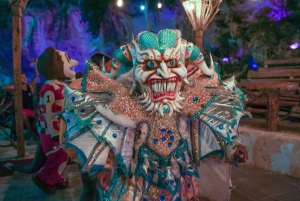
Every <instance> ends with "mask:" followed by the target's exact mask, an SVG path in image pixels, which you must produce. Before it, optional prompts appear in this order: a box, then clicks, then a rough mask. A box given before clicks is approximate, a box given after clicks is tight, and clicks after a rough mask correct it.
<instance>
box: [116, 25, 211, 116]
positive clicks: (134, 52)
mask: <svg viewBox="0 0 300 201" xmlns="http://www.w3.org/2000/svg"><path fill="white" fill-rule="evenodd" d="M115 58H116V59H115V60H113V65H114V66H113V67H114V68H115V69H118V68H119V67H120V65H122V64H125V65H126V63H127V65H128V64H130V63H131V65H133V90H134V89H135V87H136V86H138V87H139V89H140V91H141V94H142V95H141V96H140V98H141V99H142V100H141V103H142V104H144V105H143V108H145V110H146V111H151V112H156V111H158V112H159V114H160V115H162V116H164V114H165V113H168V114H169V115H172V113H173V111H178V110H179V109H181V108H182V106H181V105H180V101H181V100H183V99H184V98H183V97H181V96H180V93H179V92H180V89H181V87H182V84H183V82H184V83H186V84H188V79H187V78H188V76H190V75H192V74H193V73H194V72H197V71H198V72H199V71H201V72H202V73H204V74H207V75H212V74H213V73H214V69H213V68H211V69H209V68H208V67H207V65H206V64H205V62H204V60H203V59H204V58H203V55H202V53H201V52H200V49H199V48H198V47H197V46H194V45H193V44H192V43H188V42H187V41H186V40H183V39H182V38H181V33H180V31H178V30H172V29H165V30H162V31H160V32H159V33H158V34H154V33H152V32H148V31H145V32H142V33H140V34H139V35H138V36H137V38H136V39H134V38H133V39H132V43H131V44H129V45H125V46H122V47H121V49H120V51H119V53H117V54H115ZM185 59H189V60H190V61H191V63H192V64H193V68H191V69H190V70H189V69H187V68H186V66H185V64H184V63H185V62H184V61H185ZM131 61H132V62H131ZM188 70H189V73H188ZM114 73H115V74H116V71H114V70H113V71H112V72H111V77H113V76H114V75H115V74H114ZM133 90H132V91H133Z"/></svg>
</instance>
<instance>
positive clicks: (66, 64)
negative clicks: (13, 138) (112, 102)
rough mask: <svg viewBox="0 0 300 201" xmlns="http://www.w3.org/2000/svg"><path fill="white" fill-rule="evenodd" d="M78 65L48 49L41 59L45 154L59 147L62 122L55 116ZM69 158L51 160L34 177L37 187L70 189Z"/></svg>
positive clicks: (54, 156)
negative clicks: (67, 173) (67, 82)
mask: <svg viewBox="0 0 300 201" xmlns="http://www.w3.org/2000/svg"><path fill="white" fill-rule="evenodd" d="M77 64H78V62H77V61H76V60H73V59H71V58H70V57H69V56H68V54H67V53H65V52H63V51H59V50H55V49H54V48H53V47H48V48H47V49H46V50H45V51H44V52H43V53H42V54H41V55H40V57H39V58H38V63H37V68H38V71H39V74H40V75H41V76H42V77H43V78H44V79H45V80H46V81H45V83H44V84H43V86H42V87H41V89H40V95H39V105H38V109H39V119H38V120H39V121H38V133H39V137H40V142H41V146H42V149H43V152H44V153H47V152H49V151H50V150H51V149H52V147H54V146H57V145H59V122H60V119H59V118H58V117H56V116H54V114H55V113H57V112H60V111H62V109H63V104H64V91H63V90H64V82H63V80H72V79H74V78H75V72H74V71H72V70H71V68H72V67H74V66H76V65H77ZM67 160H68V155H67V154H66V153H65V151H64V150H62V149H61V150H59V151H58V152H56V153H54V154H51V155H49V156H47V159H46V162H45V164H44V166H43V167H42V168H41V170H40V171H39V172H38V173H37V174H34V175H33V177H32V179H33V181H34V183H35V184H36V185H37V186H38V187H39V188H40V189H42V190H43V191H45V192H47V193H55V192H56V190H57V188H60V189H63V188H66V187H67V181H66V179H65V178H64V177H63V170H64V168H65V166H66V164H67Z"/></svg>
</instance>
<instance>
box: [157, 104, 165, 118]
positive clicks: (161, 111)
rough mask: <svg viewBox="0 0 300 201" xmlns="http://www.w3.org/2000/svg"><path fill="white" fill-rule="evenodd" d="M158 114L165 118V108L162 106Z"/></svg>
mask: <svg viewBox="0 0 300 201" xmlns="http://www.w3.org/2000/svg"><path fill="white" fill-rule="evenodd" d="M158 113H159V114H160V115H161V116H162V117H163V116H164V112H163V106H162V105H161V107H160V108H159V109H158Z"/></svg>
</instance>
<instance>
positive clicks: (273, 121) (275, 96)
mask: <svg viewBox="0 0 300 201" xmlns="http://www.w3.org/2000/svg"><path fill="white" fill-rule="evenodd" d="M279 91H280V89H272V88H268V89H267V96H268V100H267V102H268V105H267V131H271V132H275V131H277V130H278V111H279Z"/></svg>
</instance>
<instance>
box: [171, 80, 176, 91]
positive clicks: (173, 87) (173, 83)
mask: <svg viewBox="0 0 300 201" xmlns="http://www.w3.org/2000/svg"><path fill="white" fill-rule="evenodd" d="M175 87H176V83H175V82H172V91H174V90H175Z"/></svg>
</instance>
